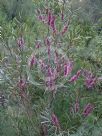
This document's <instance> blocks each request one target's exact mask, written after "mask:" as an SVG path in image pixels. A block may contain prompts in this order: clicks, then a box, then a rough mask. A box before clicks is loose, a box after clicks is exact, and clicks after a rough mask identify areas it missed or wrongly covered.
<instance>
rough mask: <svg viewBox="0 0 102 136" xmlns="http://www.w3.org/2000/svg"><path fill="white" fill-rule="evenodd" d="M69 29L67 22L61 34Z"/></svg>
mask: <svg viewBox="0 0 102 136" xmlns="http://www.w3.org/2000/svg"><path fill="white" fill-rule="evenodd" d="M67 30H68V24H66V25H65V26H64V28H63V30H62V32H61V34H62V35H63V34H64V33H65V32H66V31H67Z"/></svg>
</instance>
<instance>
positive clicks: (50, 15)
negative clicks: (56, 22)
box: [48, 11, 52, 25]
mask: <svg viewBox="0 0 102 136" xmlns="http://www.w3.org/2000/svg"><path fill="white" fill-rule="evenodd" d="M51 18H52V14H51V11H49V12H48V25H50V23H51Z"/></svg>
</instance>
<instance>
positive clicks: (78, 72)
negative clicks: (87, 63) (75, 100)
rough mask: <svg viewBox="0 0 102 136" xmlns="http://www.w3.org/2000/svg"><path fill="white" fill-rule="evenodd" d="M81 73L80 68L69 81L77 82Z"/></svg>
mask: <svg viewBox="0 0 102 136" xmlns="http://www.w3.org/2000/svg"><path fill="white" fill-rule="evenodd" d="M80 75H81V70H78V71H77V73H76V75H74V76H72V77H71V79H70V80H69V82H75V81H76V80H77V79H78V78H79V77H80Z"/></svg>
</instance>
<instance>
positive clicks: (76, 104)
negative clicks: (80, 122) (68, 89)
mask: <svg viewBox="0 0 102 136" xmlns="http://www.w3.org/2000/svg"><path fill="white" fill-rule="evenodd" d="M79 108H80V107H79V101H78V99H77V100H76V103H75V105H74V111H75V113H76V112H78V111H79Z"/></svg>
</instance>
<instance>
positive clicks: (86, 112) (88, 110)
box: [83, 103, 94, 117]
mask: <svg viewBox="0 0 102 136" xmlns="http://www.w3.org/2000/svg"><path fill="white" fill-rule="evenodd" d="M93 109H94V106H93V105H92V104H90V103H89V104H87V105H86V106H85V107H84V110H83V115H84V116H85V117H86V116H88V115H89V114H91V113H92V111H93Z"/></svg>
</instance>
